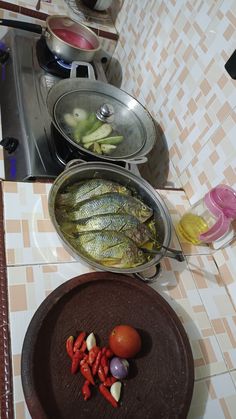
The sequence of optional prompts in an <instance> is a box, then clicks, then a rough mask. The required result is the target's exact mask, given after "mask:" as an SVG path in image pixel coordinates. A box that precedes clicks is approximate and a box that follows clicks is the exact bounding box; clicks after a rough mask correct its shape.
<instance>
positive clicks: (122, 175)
mask: <svg viewBox="0 0 236 419" xmlns="http://www.w3.org/2000/svg"><path fill="white" fill-rule="evenodd" d="M68 166H69V167H67V169H66V170H65V171H64V172H62V173H61V174H60V175H59V176H58V177H57V178H56V180H55V181H54V183H53V185H52V187H51V190H50V193H49V198H48V207H49V215H50V218H51V221H52V223H53V225H54V227H55V229H56V231H57V234H58V235H59V237H60V239H61V241H62V243H63V245H64V246H65V247H66V249H67V250H68V252H69V253H70V254H71V255H72V256H73V257H74V258H75V259H76V260H82V262H85V263H86V264H87V265H90V266H92V267H93V268H94V269H97V270H103V271H104V270H106V271H109V272H117V273H125V274H134V275H135V276H138V277H139V278H140V279H142V280H147V281H150V279H152V280H153V279H155V278H156V277H157V276H158V274H159V270H158V269H159V266H158V264H159V262H160V260H161V259H162V258H163V256H165V255H168V252H167V251H166V249H163V248H162V249H160V252H159V253H158V254H156V255H154V257H153V258H152V259H151V260H150V261H149V262H147V263H145V264H143V265H141V266H138V267H135V268H129V269H123V268H111V267H104V266H103V265H101V264H99V263H97V262H94V261H92V260H90V259H89V258H87V257H86V256H84V255H83V254H82V253H80V252H79V251H78V250H75V249H74V248H73V246H72V245H71V244H70V243H69V242H68V240H67V239H66V237H65V236H64V234H63V232H62V231H61V229H60V226H59V224H58V222H57V220H56V216H55V209H56V208H55V205H56V204H55V202H56V198H57V195H58V193H60V192H61V191H62V190H64V188H65V187H67V186H68V185H72V184H74V183H76V182H78V181H85V180H88V179H91V178H96V177H97V178H102V179H108V180H113V181H115V182H118V183H120V184H122V185H124V186H127V187H129V188H131V189H132V190H135V191H137V193H138V195H139V196H140V198H141V199H142V201H143V202H144V203H145V204H147V205H148V206H149V207H151V208H152V209H153V211H154V217H155V221H156V224H157V228H158V240H159V242H160V243H161V244H162V245H164V246H165V247H168V246H169V243H170V240H171V225H172V222H171V218H170V215H169V212H168V209H167V207H166V205H165V203H164V201H163V200H162V198H161V197H160V195H159V194H158V193H157V192H156V191H155V189H153V187H152V186H151V185H149V183H148V182H146V181H145V180H144V179H142V178H140V177H138V176H136V175H134V174H133V173H131V172H130V171H128V170H126V169H124V168H122V167H119V166H117V165H113V164H111V163H101V162H97V163H93V162H89V163H88V162H86V163H84V162H83V163H82V164H81V163H79V161H76V160H75V161H73V160H72V161H71V162H69V164H68ZM179 253H181V252H179ZM170 257H173V255H170ZM150 268H156V272H155V274H154V275H153V276H152V277H151V278H150V277H146V276H145V272H144V271H146V270H149V269H150Z"/></svg>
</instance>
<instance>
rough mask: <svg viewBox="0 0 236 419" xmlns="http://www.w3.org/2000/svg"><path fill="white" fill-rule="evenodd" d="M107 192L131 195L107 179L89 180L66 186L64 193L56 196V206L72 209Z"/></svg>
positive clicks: (125, 189) (128, 191) (127, 190)
mask: <svg viewBox="0 0 236 419" xmlns="http://www.w3.org/2000/svg"><path fill="white" fill-rule="evenodd" d="M109 192H117V193H120V194H124V195H131V191H130V190H129V189H128V188H126V186H124V185H121V184H119V183H117V182H113V181H110V180H107V179H90V180H87V181H81V182H76V183H74V184H73V185H69V186H67V188H66V189H65V191H64V192H62V193H59V194H58V196H57V200H56V205H58V206H60V207H61V206H66V207H74V206H76V204H78V203H79V202H82V201H85V200H87V199H90V198H92V197H94V196H98V195H99V196H100V195H102V194H104V193H109Z"/></svg>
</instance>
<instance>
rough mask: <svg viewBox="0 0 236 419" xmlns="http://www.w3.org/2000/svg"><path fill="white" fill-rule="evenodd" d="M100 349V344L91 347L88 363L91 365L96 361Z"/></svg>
mask: <svg viewBox="0 0 236 419" xmlns="http://www.w3.org/2000/svg"><path fill="white" fill-rule="evenodd" d="M99 351H100V349H99V347H98V346H93V347H92V348H91V349H90V351H89V355H88V363H89V365H92V364H93V363H94V362H95V360H96V358H97V355H98V352H99Z"/></svg>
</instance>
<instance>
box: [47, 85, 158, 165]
mask: <svg viewBox="0 0 236 419" xmlns="http://www.w3.org/2000/svg"><path fill="white" fill-rule="evenodd" d="M53 102H54V103H53ZM48 104H49V112H50V113H51V116H52V117H53V121H54V123H55V124H56V126H57V128H58V129H59V131H60V132H61V133H62V134H63V136H64V137H66V139H67V140H69V141H70V142H71V143H73V144H74V145H75V146H77V147H78V148H83V147H84V145H83V144H82V143H81V142H78V143H76V142H75V139H74V137H73V126H68V124H66V123H65V114H73V111H74V109H82V110H84V111H85V112H86V113H87V115H89V116H90V117H92V115H95V118H96V120H100V121H101V120H102V123H107V124H109V125H111V127H112V132H111V133H110V134H109V137H110V136H112V137H114V136H118V137H119V136H123V140H122V141H121V142H119V143H114V145H116V147H114V150H113V151H112V153H110V154H108V156H109V158H110V159H114V160H117V159H132V158H135V157H139V156H144V155H146V154H147V153H148V152H149V151H150V150H151V149H152V147H153V146H154V143H155V140H156V129H155V125H154V122H153V120H152V117H151V115H150V114H149V113H148V111H147V110H146V109H145V108H144V107H143V106H142V105H141V104H140V103H139V102H138V101H137V100H136V99H135V98H133V97H132V96H130V95H129V94H127V93H126V92H124V91H123V90H121V89H118V88H116V87H115V86H112V85H110V84H107V83H103V82H99V81H97V80H88V79H75V80H74V79H67V80H66V81H64V80H63V81H60V82H59V83H56V85H55V86H54V87H53V88H52V89H51V91H50V92H49V99H48ZM106 112H107V115H106ZM101 114H102V117H103V116H104V119H102V118H101ZM85 135H86V134H85ZM83 150H84V148H83ZM86 152H90V149H86ZM91 154H93V153H91ZM95 154H96V153H95Z"/></svg>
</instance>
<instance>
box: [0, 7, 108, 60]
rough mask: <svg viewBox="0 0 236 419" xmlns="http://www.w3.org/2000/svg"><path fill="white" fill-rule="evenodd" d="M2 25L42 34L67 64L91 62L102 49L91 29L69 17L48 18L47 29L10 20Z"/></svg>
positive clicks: (0, 20) (1, 20)
mask: <svg viewBox="0 0 236 419" xmlns="http://www.w3.org/2000/svg"><path fill="white" fill-rule="evenodd" d="M0 25H3V26H8V27H11V28H18V29H24V30H27V31H30V32H35V33H39V34H42V36H44V38H45V40H46V44H47V46H48V48H49V49H50V51H51V52H52V54H53V55H55V56H56V57H58V58H60V59H62V60H64V61H66V62H72V61H85V62H90V61H92V60H93V58H94V55H95V54H96V52H97V51H98V50H99V49H100V48H101V46H100V40H99V37H98V36H97V35H96V34H95V33H94V32H93V31H92V30H91V29H89V28H88V27H87V26H85V25H83V24H82V23H78V22H75V21H74V20H73V19H71V18H69V17H68V16H60V15H54V16H48V17H47V19H46V27H45V28H44V27H42V26H40V25H36V24H33V23H29V22H21V21H15V20H10V19H0Z"/></svg>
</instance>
